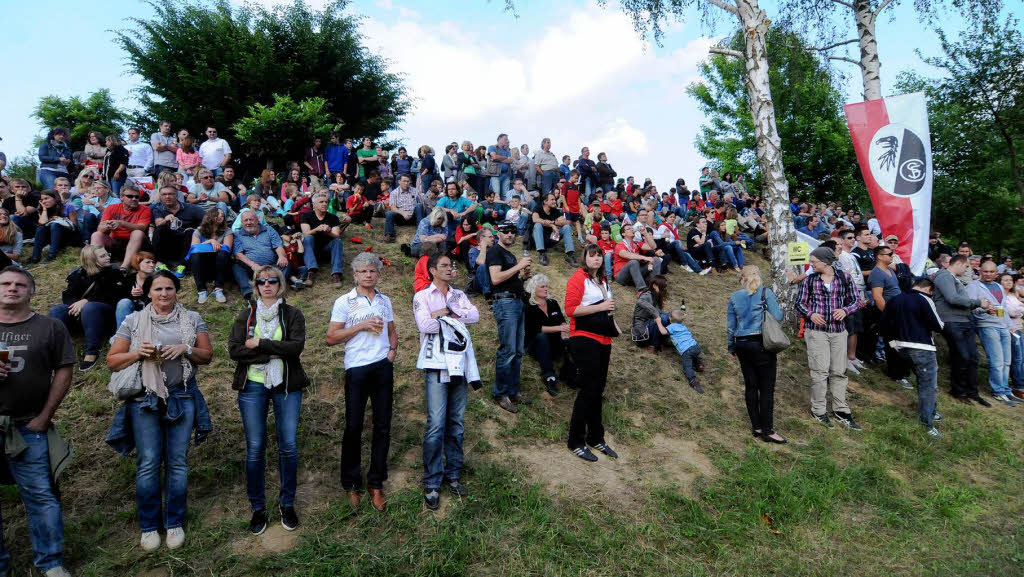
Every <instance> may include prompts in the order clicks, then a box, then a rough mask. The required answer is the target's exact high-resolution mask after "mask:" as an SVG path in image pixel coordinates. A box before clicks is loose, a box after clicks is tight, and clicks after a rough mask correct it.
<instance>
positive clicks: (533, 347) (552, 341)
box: [526, 333, 566, 380]
mask: <svg viewBox="0 0 1024 577" xmlns="http://www.w3.org/2000/svg"><path fill="white" fill-rule="evenodd" d="M565 346H566V341H563V340H562V334H561V333H538V334H537V335H536V336H535V337H534V338H533V340H532V341H530V343H529V344H528V345H527V346H526V350H527V352H529V353H530V356H531V357H533V358H534V359H537V364H539V365H540V376H541V378H542V379H545V380H547V379H548V378H549V377H554V376H555V359H557V358H559V357H561V356H562V351H563V350H565Z"/></svg>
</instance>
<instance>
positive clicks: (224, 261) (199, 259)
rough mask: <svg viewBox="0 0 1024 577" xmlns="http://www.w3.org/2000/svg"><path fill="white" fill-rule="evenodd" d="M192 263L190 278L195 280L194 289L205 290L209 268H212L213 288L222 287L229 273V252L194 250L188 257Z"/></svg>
mask: <svg viewBox="0 0 1024 577" xmlns="http://www.w3.org/2000/svg"><path fill="white" fill-rule="evenodd" d="M189 260H190V261H191V265H192V278H194V279H195V281H196V290H198V291H205V290H206V284H207V282H208V281H209V275H208V273H209V272H210V268H213V270H214V273H213V274H214V276H213V278H214V281H213V286H214V288H219V289H222V288H224V285H226V284H227V282H228V275H229V274H231V254H230V253H229V252H227V251H224V250H218V251H217V252H215V253H214V252H195V253H192V256H191V257H189Z"/></svg>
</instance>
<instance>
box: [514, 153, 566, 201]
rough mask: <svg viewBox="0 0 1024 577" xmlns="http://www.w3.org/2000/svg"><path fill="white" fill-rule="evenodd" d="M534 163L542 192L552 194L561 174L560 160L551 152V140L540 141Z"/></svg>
mask: <svg viewBox="0 0 1024 577" xmlns="http://www.w3.org/2000/svg"><path fill="white" fill-rule="evenodd" d="M533 162H534V166H535V167H536V170H537V177H538V178H540V182H541V185H540V190H541V192H542V193H543V194H547V193H549V192H551V189H552V188H554V187H555V183H556V182H558V177H559V176H560V175H561V173H560V172H559V170H558V158H557V157H556V156H555V155H554V154H553V153H552V152H551V139H550V138H545V139H543V140H541V141H540V150H538V151H537V152H535V153H534V155H533ZM522 198H524V199H525V198H526V197H525V196H524V197H522Z"/></svg>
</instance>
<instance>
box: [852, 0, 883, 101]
mask: <svg viewBox="0 0 1024 577" xmlns="http://www.w3.org/2000/svg"><path fill="white" fill-rule="evenodd" d="M883 7H884V6H883ZM853 16H854V20H855V21H856V22H857V36H858V37H859V38H860V73H861V78H862V80H863V81H864V100H877V99H879V98H881V97H882V80H881V77H880V76H879V68H881V64H880V63H879V62H878V40H877V39H876V37H875V20H876V19H877V18H878V14H877V13H876V12H875V11H874V10H872V9H871V0H854V1H853Z"/></svg>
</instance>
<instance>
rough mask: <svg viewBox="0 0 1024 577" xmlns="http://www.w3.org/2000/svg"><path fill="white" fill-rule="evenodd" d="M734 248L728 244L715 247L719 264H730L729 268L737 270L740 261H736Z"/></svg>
mask: <svg viewBox="0 0 1024 577" xmlns="http://www.w3.org/2000/svg"><path fill="white" fill-rule="evenodd" d="M732 249H733V247H731V246H729V245H727V244H720V245H718V246H716V247H714V249H713V250H714V251H715V256H716V257H717V258H718V262H720V263H722V264H728V265H729V266H731V267H733V268H736V267H738V266H739V261H738V260H736V254H735V253H734V252H733V250H732Z"/></svg>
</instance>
